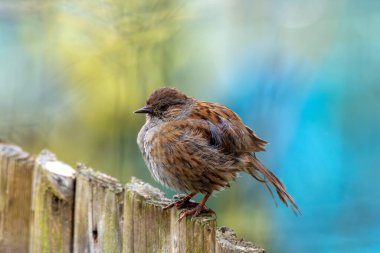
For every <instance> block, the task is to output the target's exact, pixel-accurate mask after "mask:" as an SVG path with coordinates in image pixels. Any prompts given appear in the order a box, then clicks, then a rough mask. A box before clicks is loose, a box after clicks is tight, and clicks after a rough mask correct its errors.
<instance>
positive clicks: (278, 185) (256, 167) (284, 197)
mask: <svg viewBox="0 0 380 253" xmlns="http://www.w3.org/2000/svg"><path fill="white" fill-rule="evenodd" d="M249 160H250V164H251V166H249V167H248V168H247V172H248V173H249V174H250V175H251V176H253V177H254V178H255V179H257V180H258V181H259V182H261V183H262V184H264V185H265V187H266V188H267V189H268V191H269V193H270V194H271V196H272V198H273V200H274V202H275V204H276V205H277V202H276V200H275V198H274V195H273V192H272V189H271V188H270V186H269V185H268V182H269V183H271V184H272V185H273V187H274V188H275V190H276V192H277V195H278V197H279V198H280V199H281V201H282V202H283V203H284V204H285V205H286V206H289V204H290V206H291V208H292V210H293V212H294V213H295V215H298V214H301V210H300V209H299V207H298V206H297V204H296V202H295V201H294V200H293V198H292V197H291V196H290V195H289V193H287V192H286V189H285V186H284V184H283V183H282V182H281V181H280V179H278V178H277V177H276V176H275V175H274V174H273V173H272V172H271V171H270V170H268V169H267V168H265V167H264V165H263V164H262V163H261V162H260V161H259V159H257V158H256V157H255V156H249ZM252 165H253V166H252ZM260 174H261V175H262V176H261V175H260Z"/></svg>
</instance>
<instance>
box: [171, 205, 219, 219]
mask: <svg viewBox="0 0 380 253" xmlns="http://www.w3.org/2000/svg"><path fill="white" fill-rule="evenodd" d="M208 212H213V211H212V210H211V209H210V208H208V207H206V206H204V205H202V204H199V205H197V206H196V207H194V208H192V209H190V210H186V211H184V212H182V213H181V215H180V216H179V219H178V222H180V221H181V220H182V219H183V218H185V217H187V216H193V217H197V216H198V215H200V214H201V213H208Z"/></svg>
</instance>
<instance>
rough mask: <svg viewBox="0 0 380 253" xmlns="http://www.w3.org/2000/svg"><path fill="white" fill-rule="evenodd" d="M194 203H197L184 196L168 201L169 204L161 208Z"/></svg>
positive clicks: (185, 205) (180, 206) (181, 206)
mask: <svg viewBox="0 0 380 253" xmlns="http://www.w3.org/2000/svg"><path fill="white" fill-rule="evenodd" d="M194 205H198V203H196V202H193V201H191V202H190V199H189V198H188V197H187V196H186V197H183V198H180V199H179V200H176V201H174V202H172V203H170V204H169V205H167V206H165V207H164V208H163V209H164V210H167V209H170V208H172V207H173V206H175V207H177V208H183V207H188V206H194Z"/></svg>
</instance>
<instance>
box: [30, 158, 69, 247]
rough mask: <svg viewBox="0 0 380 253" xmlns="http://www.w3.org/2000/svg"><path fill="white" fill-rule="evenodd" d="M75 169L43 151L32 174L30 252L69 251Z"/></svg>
mask: <svg viewBox="0 0 380 253" xmlns="http://www.w3.org/2000/svg"><path fill="white" fill-rule="evenodd" d="M74 183H75V170H74V169H73V168H71V167H70V166H68V165H66V164H64V163H62V162H60V161H57V159H56V158H55V156H54V154H52V153H50V152H49V151H42V152H41V154H40V155H39V156H38V157H37V158H36V162H35V167H34V176H33V191H32V193H33V198H32V206H31V209H32V216H31V237H30V248H29V252H30V253H53V252H54V253H66V252H71V251H72V234H73V214H74Z"/></svg>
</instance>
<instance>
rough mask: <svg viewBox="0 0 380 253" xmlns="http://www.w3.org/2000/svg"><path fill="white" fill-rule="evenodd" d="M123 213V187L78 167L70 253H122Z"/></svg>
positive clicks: (111, 179) (105, 177)
mask: <svg viewBox="0 0 380 253" xmlns="http://www.w3.org/2000/svg"><path fill="white" fill-rule="evenodd" d="M122 209H123V187H122V185H121V184H120V183H119V182H118V181H117V180H116V179H114V178H112V177H110V176H107V175H105V174H103V173H99V172H94V171H93V170H92V169H89V168H87V167H85V166H84V165H79V166H78V176H77V181H76V195H75V215H74V218H75V223H74V251H73V252H74V253H84V252H86V253H95V252H96V253H97V252H99V253H100V252H104V253H108V252H110V253H111V252H112V253H118V252H121V250H122V220H121V218H122V212H123V210H122Z"/></svg>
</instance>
